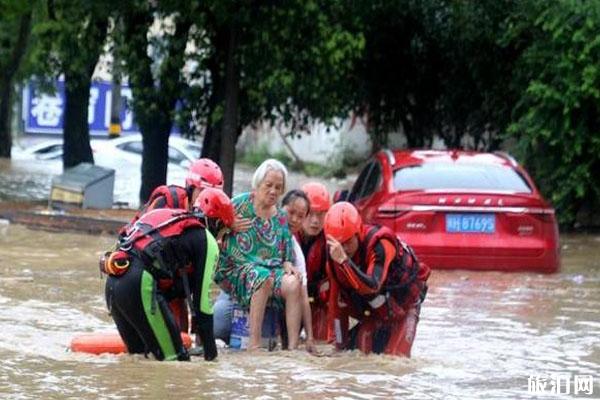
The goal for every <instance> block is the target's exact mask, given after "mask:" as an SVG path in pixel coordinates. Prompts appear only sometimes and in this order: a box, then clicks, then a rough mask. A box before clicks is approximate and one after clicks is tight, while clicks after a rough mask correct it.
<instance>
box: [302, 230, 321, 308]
mask: <svg viewBox="0 0 600 400" xmlns="http://www.w3.org/2000/svg"><path fill="white" fill-rule="evenodd" d="M298 236H299V238H298V239H299V242H300V246H301V247H302V252H303V253H304V258H305V260H306V279H307V282H308V285H307V286H308V295H309V297H312V298H313V299H314V300H317V299H318V298H319V293H318V286H319V284H320V283H321V282H322V281H323V280H324V279H326V278H327V271H326V263H327V239H326V238H325V233H324V232H323V231H321V233H319V234H318V235H317V236H316V237H314V238H307V237H304V236H303V235H302V234H301V233H300V234H299V235H298ZM309 239H310V240H309Z"/></svg>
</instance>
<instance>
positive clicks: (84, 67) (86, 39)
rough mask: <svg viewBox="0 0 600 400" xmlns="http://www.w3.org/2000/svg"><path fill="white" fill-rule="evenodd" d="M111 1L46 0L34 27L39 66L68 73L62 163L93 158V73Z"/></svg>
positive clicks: (45, 71) (43, 71)
mask: <svg viewBox="0 0 600 400" xmlns="http://www.w3.org/2000/svg"><path fill="white" fill-rule="evenodd" d="M112 6H113V2H112V1H102V2H99V1H93V0H79V1H71V0H47V1H46V11H47V14H46V18H45V19H44V20H43V21H41V22H40V23H39V24H37V25H36V27H35V34H36V38H37V45H36V47H35V51H34V59H35V64H34V65H35V69H36V70H35V72H36V73H37V74H38V75H40V76H46V77H48V76H50V77H58V76H60V75H63V76H64V80H65V107H64V114H63V126H64V131H63V138H64V145H63V165H64V167H65V168H68V167H72V166H75V165H77V164H79V163H81V162H93V161H94V158H93V155H92V149H91V147H90V144H89V141H90V134H89V126H88V105H89V96H90V87H91V79H92V75H93V73H94V69H95V68H96V64H97V63H98V59H99V57H100V54H101V53H102V51H103V45H104V43H105V40H106V34H107V29H108V24H109V15H110V13H111V12H112Z"/></svg>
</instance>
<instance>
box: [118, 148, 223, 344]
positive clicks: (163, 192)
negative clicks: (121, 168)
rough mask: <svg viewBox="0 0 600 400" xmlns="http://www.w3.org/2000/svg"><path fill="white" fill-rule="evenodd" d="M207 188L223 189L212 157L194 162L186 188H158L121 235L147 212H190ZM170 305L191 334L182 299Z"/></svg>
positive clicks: (176, 186) (189, 171)
mask: <svg viewBox="0 0 600 400" xmlns="http://www.w3.org/2000/svg"><path fill="white" fill-rule="evenodd" d="M205 188H216V189H223V173H222V171H221V168H220V167H219V166H218V165H217V164H216V163H215V162H214V161H212V160H210V159H208V158H200V159H198V160H196V161H194V162H193V163H192V164H191V165H190V167H189V169H188V174H187V176H186V179H185V187H181V186H178V185H162V186H158V187H157V188H156V189H154V190H153V191H152V194H150V198H149V199H148V201H147V202H146V204H144V205H143V206H142V207H141V209H140V211H138V212H137V214H136V215H135V216H134V217H133V219H132V220H131V221H130V222H129V224H127V225H125V226H124V227H123V228H121V230H120V232H119V233H120V234H121V235H123V234H125V231H126V230H127V229H128V228H129V227H130V226H132V225H133V224H135V222H136V221H137V220H138V219H139V218H140V217H141V216H142V215H144V214H145V213H147V212H149V211H151V210H155V209H158V208H174V209H182V210H186V211H190V210H191V209H192V205H193V204H194V202H195V200H196V198H197V197H198V195H199V194H200V192H201V191H202V190H204V189H205ZM169 306H170V307H171V309H172V310H173V312H174V313H175V316H176V319H177V323H178V324H179V326H180V328H181V331H182V332H188V330H189V327H188V314H187V312H186V309H185V303H184V302H183V300H182V299H174V300H173V301H172V302H171V303H170V304H169Z"/></svg>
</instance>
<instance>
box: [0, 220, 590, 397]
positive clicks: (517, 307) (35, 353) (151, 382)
mask: <svg viewBox="0 0 600 400" xmlns="http://www.w3.org/2000/svg"><path fill="white" fill-rule="evenodd" d="M112 241H113V238H111V237H105V236H88V235H82V234H73V233H50V232H39V231H34V230H30V229H27V228H25V227H23V226H19V225H10V224H8V223H6V221H4V222H1V221H0V332H2V337H1V339H0V359H1V360H2V362H1V363H0V398H2V399H39V398H44V399H63V398H73V399H75V398H76V399H99V398H100V399H108V398H114V399H149V398H151V399H164V398H181V399H183V398H218V399H228V398H235V399H238V398H240V399H249V398H261V399H280V398H292V399H296V398H304V399H307V398H318V399H321V398H336V399H351V398H352V399H389V398H406V399H486V400H489V399H529V398H539V397H536V396H534V395H531V394H529V393H528V383H529V381H531V379H529V378H530V377H531V376H535V375H539V376H540V377H541V378H542V379H546V380H548V379H551V377H552V376H554V374H560V375H561V376H563V377H569V378H570V379H571V381H570V386H569V391H570V394H571V395H573V393H574V390H575V389H576V387H575V386H574V384H573V382H574V381H575V379H583V378H582V377H591V379H592V380H593V384H594V387H591V388H589V389H590V390H593V393H592V394H586V393H587V392H586V393H583V389H584V387H583V386H581V387H579V389H580V390H579V392H580V394H579V395H578V396H581V398H599V397H600V387H599V386H598V383H600V340H599V338H600V236H563V237H562V243H563V251H562V255H563V270H562V272H561V273H558V274H554V275H538V274H524V273H514V274H504V273H497V272H485V273H484V272H468V271H443V272H442V271H434V273H433V275H432V277H431V279H430V290H429V294H428V297H427V299H426V301H425V303H424V305H423V310H422V314H421V322H420V324H419V326H418V330H417V336H416V340H415V345H414V347H413V358H412V359H403V358H393V357H388V356H377V355H370V356H364V355H361V354H359V353H357V352H352V353H341V354H336V355H333V354H332V353H331V352H330V351H329V348H328V346H327V345H323V346H321V349H322V350H323V351H324V352H325V353H326V354H327V355H326V356H324V357H314V356H310V355H308V354H307V353H305V352H304V351H296V352H281V351H276V352H272V353H268V352H263V353H258V354H252V355H249V354H245V353H243V352H242V353H240V352H237V353H234V352H228V351H226V350H224V351H221V353H220V355H219V357H218V361H216V362H211V363H207V362H205V361H203V359H200V358H194V359H193V361H192V362H190V363H176V362H172V363H160V362H157V361H153V360H150V359H145V358H144V357H141V356H129V355H120V356H114V355H105V356H90V355H82V354H76V353H71V352H68V351H66V348H67V346H68V344H69V342H70V340H71V338H72V337H73V336H74V335H75V334H76V333H80V332H98V331H107V330H112V329H114V328H113V324H112V322H111V319H110V317H109V316H108V315H107V311H106V309H105V305H104V299H103V287H104V280H103V279H101V277H100V275H99V272H98V268H97V258H98V256H99V254H100V253H101V251H102V250H104V249H106V248H108V247H109V246H110V245H111V244H112ZM565 388H566V385H565V386H564V388H563V392H564V390H566V389H565ZM546 390H547V392H549V387H548V388H547V389H546ZM588 392H589V391H588ZM555 397H556V396H551V395H550V396H548V397H542V398H555ZM561 398H569V396H563V397H561Z"/></svg>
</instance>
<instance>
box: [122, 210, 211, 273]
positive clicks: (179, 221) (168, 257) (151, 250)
mask: <svg viewBox="0 0 600 400" xmlns="http://www.w3.org/2000/svg"><path fill="white" fill-rule="evenodd" d="M195 227H198V228H202V227H204V225H203V224H202V223H201V222H200V220H199V219H198V218H197V217H196V216H194V215H193V214H190V213H188V212H186V211H183V210H174V209H169V208H159V209H155V210H151V211H149V212H147V213H146V214H143V215H142V216H141V217H140V219H139V220H137V221H136V222H135V223H134V224H133V225H130V226H128V227H127V229H126V230H125V232H124V234H123V235H122V236H121V239H120V242H119V244H120V248H121V250H123V251H127V252H131V253H133V254H134V255H137V256H138V257H140V258H141V259H142V261H143V262H144V264H145V266H146V268H147V269H148V271H149V272H150V273H151V274H152V275H153V276H154V277H155V278H157V279H172V278H173V276H174V273H175V272H176V270H177V269H179V268H184V267H185V266H186V265H187V264H189V261H190V260H184V259H182V258H181V257H182V252H181V251H179V249H178V246H177V242H176V240H174V238H175V237H177V236H179V235H181V234H182V233H183V232H184V231H185V230H186V229H189V228H195Z"/></svg>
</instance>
